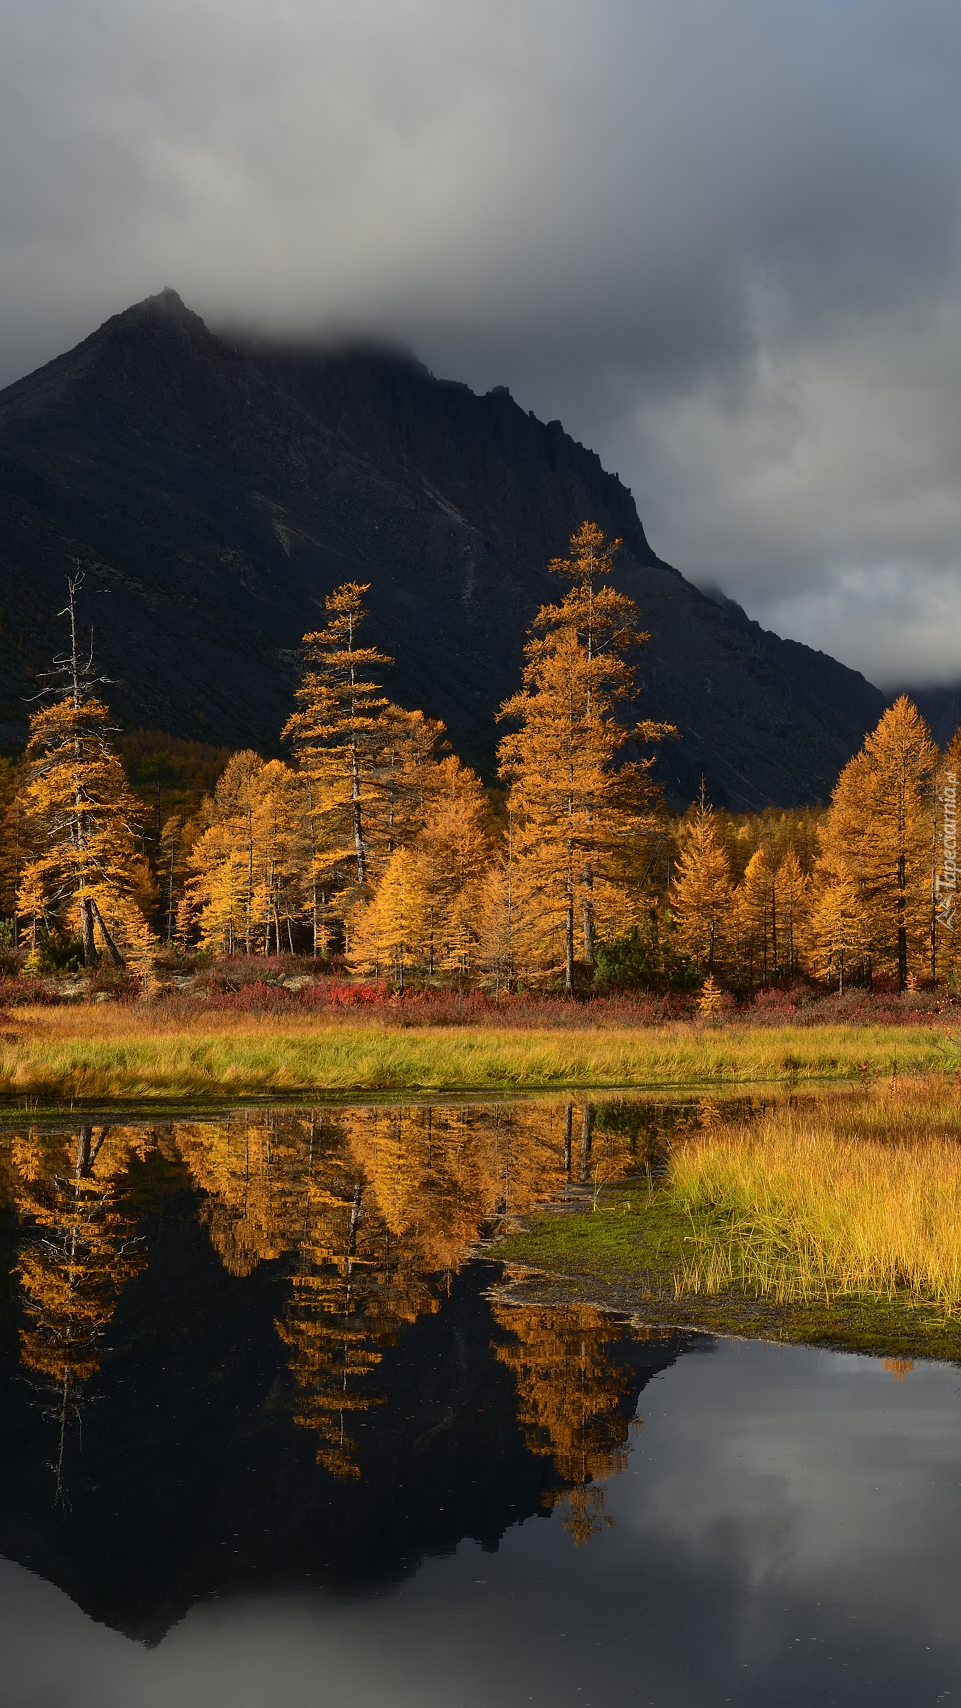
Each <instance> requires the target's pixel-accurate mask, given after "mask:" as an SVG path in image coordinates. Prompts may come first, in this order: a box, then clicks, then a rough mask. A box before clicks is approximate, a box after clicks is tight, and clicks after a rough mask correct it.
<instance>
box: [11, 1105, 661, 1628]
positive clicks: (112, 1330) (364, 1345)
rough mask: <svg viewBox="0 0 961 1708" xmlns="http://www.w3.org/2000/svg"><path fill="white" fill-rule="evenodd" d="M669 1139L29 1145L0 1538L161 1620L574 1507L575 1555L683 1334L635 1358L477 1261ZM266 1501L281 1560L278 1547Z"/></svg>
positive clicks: (511, 1129) (316, 1134) (367, 1567)
mask: <svg viewBox="0 0 961 1708" xmlns="http://www.w3.org/2000/svg"><path fill="white" fill-rule="evenodd" d="M675 1116H676V1112H674V1111H672V1112H670V1116H669V1119H670V1120H674V1119H675ZM660 1132H661V1127H660V1126H659V1123H658V1119H657V1116H656V1112H653V1111H652V1110H651V1109H650V1108H647V1107H643V1108H642V1107H640V1106H638V1107H636V1108H631V1107H629V1106H628V1105H627V1104H623V1105H622V1104H621V1103H619V1102H618V1101H616V1100H614V1101H610V1102H594V1101H592V1100H590V1099H587V1100H583V1099H582V1100H578V1101H577V1102H574V1101H572V1100H570V1099H567V1098H553V1099H542V1100H538V1101H536V1102H529V1103H524V1102H518V1103H515V1104H498V1105H478V1104H473V1105H468V1106H444V1105H437V1106H433V1107H429V1106H424V1105H410V1106H396V1107H387V1106H372V1107H358V1108H348V1109H340V1110H337V1111H331V1110H313V1111H310V1110H302V1111H290V1110H286V1111H277V1110H257V1111H247V1112H240V1113H233V1114H230V1115H226V1116H224V1117H222V1118H219V1119H216V1120H188V1121H175V1122H169V1123H164V1124H156V1125H151V1126H146V1125H141V1124H134V1123H131V1124H129V1125H116V1126H99V1125H98V1126H96V1127H93V1126H82V1127H79V1128H74V1129H73V1130H72V1131H69V1132H68V1131H48V1130H44V1129H42V1128H40V1127H25V1128H24V1129H23V1130H20V1131H16V1132H14V1133H13V1134H12V1135H10V1137H9V1139H8V1140H7V1141H6V1142H5V1143H4V1144H3V1145H2V1146H0V1164H2V1169H3V1182H2V1184H3V1187H4V1198H5V1203H6V1210H7V1222H6V1231H7V1236H8V1238H9V1239H10V1240H11V1243H12V1258H11V1263H10V1265H9V1268H10V1270H12V1272H13V1274H14V1276H15V1278H16V1281H17V1287H16V1291H15V1293H14V1295H13V1296H12V1297H11V1298H10V1300H9V1301H8V1314H7V1322H8V1324H9V1326H10V1328H11V1330H14V1332H15V1333H16V1336H17V1341H16V1345H17V1354H16V1359H17V1362H18V1364H19V1380H17V1381H15V1382H14V1383H13V1384H12V1386H9V1388H8V1391H9V1392H10V1394H11V1395H12V1396H13V1401H12V1403H11V1404H10V1405H9V1406H8V1407H7V1412H6V1416H7V1419H8V1426H9V1427H10V1428H11V1429H12V1433H13V1439H14V1444H15V1451H14V1453H13V1456H12V1457H7V1458H6V1459H5V1460H4V1467H5V1472H6V1487H5V1492H4V1491H3V1490H0V1548H4V1549H7V1550H8V1551H12V1552H13V1553H14V1554H16V1555H18V1556H19V1557H20V1558H24V1559H30V1560H31V1561H32V1562H33V1563H34V1564H36V1566H37V1567H38V1569H40V1570H41V1571H47V1570H51V1571H52V1575H54V1576H55V1577H56V1578H57V1581H68V1582H69V1583H70V1585H71V1589H72V1592H74V1593H77V1595H78V1599H80V1600H81V1602H82V1603H83V1604H84V1605H91V1606H98V1607H100V1609H101V1612H102V1616H105V1617H107V1618H108V1619H111V1620H113V1621H114V1622H116V1623H118V1624H120V1625H122V1626H123V1627H124V1628H128V1629H131V1628H133V1629H138V1630H141V1631H144V1632H149V1631H153V1630H162V1629H163V1628H164V1626H165V1623H166V1622H167V1621H168V1620H169V1617H170V1616H171V1612H173V1614H174V1615H175V1614H176V1611H178V1610H180V1609H182V1607H183V1606H185V1605H189V1603H190V1601H191V1600H192V1599H193V1598H194V1597H195V1596H196V1595H198V1594H201V1593H204V1592H206V1591H207V1590H209V1589H210V1588H211V1587H214V1586H216V1585H217V1584H218V1583H222V1582H223V1581H224V1580H225V1576H226V1578H228V1579H229V1578H230V1577H231V1576H232V1575H233V1569H234V1568H235V1567H237V1568H238V1569H239V1568H240V1564H241V1559H243V1560H244V1561H245V1565H244V1567H243V1569H249V1570H253V1571H256V1572H258V1573H259V1572H261V1571H263V1570H264V1569H265V1565H266V1564H267V1561H266V1558H265V1556H271V1560H270V1565H269V1569H270V1570H271V1571H275V1570H279V1571H281V1572H283V1571H289V1570H290V1569H293V1570H294V1573H295V1575H296V1572H297V1571H298V1570H307V1571H309V1572H311V1573H313V1572H315V1571H317V1570H318V1569H319V1570H320V1571H321V1572H322V1574H323V1575H325V1576H328V1577H330V1578H331V1579H332V1580H333V1579H337V1578H338V1577H353V1576H355V1575H359V1576H360V1577H361V1578H366V1577H369V1576H370V1574H371V1573H374V1574H375V1575H376V1573H378V1572H386V1574H387V1575H388V1576H390V1575H391V1574H393V1573H396V1572H397V1571H404V1570H408V1569H410V1566H411V1565H412V1564H416V1561H417V1559H418V1558H419V1557H420V1555H421V1554H422V1553H423V1552H424V1551H425V1550H427V1551H430V1550H431V1548H433V1547H434V1546H437V1545H440V1546H444V1547H448V1546H451V1545H454V1544H456V1543H457V1542H458V1541H459V1540H460V1539H461V1537H462V1536H464V1535H474V1536H476V1537H478V1538H479V1539H480V1540H481V1541H482V1542H483V1544H484V1545H485V1546H491V1547H494V1546H496V1545H497V1541H498V1539H499V1538H500V1536H502V1535H503V1533H504V1531H505V1529H506V1528H507V1527H509V1525H510V1524H512V1523H514V1522H516V1521H517V1519H518V1518H522V1517H524V1516H526V1515H528V1514H532V1513H543V1514H549V1513H550V1512H551V1511H552V1510H553V1508H554V1507H555V1506H556V1505H557V1504H558V1503H563V1504H564V1522H565V1525H566V1527H567V1528H568V1530H569V1531H570V1532H571V1533H572V1534H573V1536H574V1539H575V1541H577V1542H578V1543H580V1542H584V1541H586V1540H588V1539H589V1538H590V1537H591V1536H592V1535H594V1534H595V1532H596V1531H597V1529H598V1528H599V1527H601V1526H603V1524H604V1522H605V1515H604V1510H603V1489H602V1484H603V1482H604V1480H605V1479H607V1478H608V1477H610V1476H611V1475H612V1474H614V1473H615V1472H618V1471H620V1470H621V1469H622V1468H623V1466H624V1464H625V1463H626V1454H627V1451H628V1443H629V1434H630V1427H631V1414H632V1411H633V1406H634V1403H635V1400H636V1396H637V1393H638V1391H639V1388H640V1386H641V1385H642V1384H643V1382H644V1381H645V1380H646V1379H647V1378H648V1376H649V1374H650V1373H652V1372H653V1371H654V1370H656V1369H660V1368H663V1367H665V1366H666V1365H667V1364H669V1363H670V1361H671V1360H672V1359H673V1358H674V1357H676V1355H677V1352H678V1350H680V1349H681V1348H682V1347H683V1346H684V1345H685V1344H687V1341H688V1340H689V1338H690V1337H685V1336H680V1337H678V1336H672V1335H670V1334H666V1335H662V1336H660V1337H659V1338H657V1339H656V1340H652V1341H651V1343H650V1344H649V1345H644V1344H642V1342H640V1341H638V1340H637V1338H636V1337H634V1336H631V1335H629V1334H627V1333H626V1332H625V1330H624V1328H623V1327H622V1326H621V1325H619V1324H617V1323H615V1322H613V1321H612V1320H611V1319H610V1318H608V1317H605V1316H603V1315H601V1314H600V1313H599V1312H597V1311H595V1310H592V1309H590V1308H588V1307H584V1308H582V1309H577V1308H573V1307H570V1308H565V1309H557V1310H523V1311H519V1310H512V1309H510V1308H508V1307H504V1306H501V1307H498V1308H496V1309H495V1308H493V1307H492V1306H491V1304H490V1303H489V1302H488V1300H487V1298H486V1296H485V1293H486V1288H487V1287H488V1286H489V1284H490V1282H491V1280H492V1279H493V1278H494V1277H495V1274H496V1271H495V1270H494V1269H493V1268H492V1267H489V1268H487V1269H484V1268H482V1267H481V1266H480V1265H479V1264H478V1263H477V1262H475V1263H473V1265H471V1266H470V1267H465V1266H467V1265H468V1260H469V1258H470V1257H471V1255H472V1253H476V1252H477V1250H478V1245H479V1242H481V1243H482V1242H484V1241H485V1240H487V1239H489V1238H490V1236H492V1235H495V1234H496V1233H497V1232H498V1231H499V1230H500V1229H501V1228H503V1227H505V1226H507V1227H509V1226H510V1225H512V1223H513V1221H514V1219H515V1218H517V1217H518V1216H521V1215H523V1214H524V1213H525V1212H526V1211H528V1210H530V1209H531V1208H533V1207H534V1206H536V1205H537V1204H539V1203H542V1202H544V1201H546V1200H549V1199H552V1198H557V1197H563V1196H564V1195H565V1194H571V1195H573V1199H574V1201H575V1202H585V1201H587V1202H589V1201H590V1200H591V1197H592V1196H593V1195H594V1194H595V1193H596V1192H597V1191H598V1190H599V1189H600V1186H601V1185H603V1184H604V1183H606V1182H609V1181H612V1180H617V1179H621V1178H624V1177H626V1176H628V1175H630V1174H631V1173H632V1172H634V1171H636V1170H637V1169H638V1167H641V1166H643V1167H646V1166H649V1164H650V1159H651V1157H652V1156H653V1155H654V1153H655V1151H656V1148H657V1144H658V1142H659V1137H658V1135H659V1133H660ZM218 1275H219V1277H220V1279H219V1280H218V1279H217V1277H218ZM7 1345H8V1353H7V1358H8V1366H9V1362H10V1360H11V1356H12V1349H13V1343H12V1342H11V1341H9V1340H8V1342H7ZM91 1407H93V1413H92V1418H91V1411H90V1408H91ZM291 1432H293V1433H291ZM298 1441H299V1442H300V1443H302V1446H303V1448H304V1449H306V1453H307V1457H305V1455H304V1452H303V1451H302V1450H301V1447H300V1446H299V1445H296V1443H297V1442H298ZM492 1441H493V1443H494V1447H493V1450H492V1446H491V1443H492ZM119 1443H122V1444H123V1445H122V1447H121V1448H119V1457H118V1444H119ZM138 1444H139V1445H138ZM138 1452H141V1453H142V1455H143V1459H142V1462H150V1463H151V1465H152V1467H154V1468H153V1469H152V1471H151V1478H150V1480H149V1484H148V1485H147V1486H145V1485H143V1484H142V1482H141V1481H140V1479H139V1470H138V1464H137V1454H138ZM17 1455H19V1459H18V1458H17ZM255 1462H256V1463H255ZM265 1463H267V1464H269V1465H270V1471H269V1478H270V1483H269V1484H268V1485H267V1486H265V1485H264V1483H263V1481H262V1480H261V1481H259V1482H257V1485H256V1487H253V1488H252V1487H251V1486H250V1485H251V1481H252V1478H253V1473H254V1472H255V1471H256V1473H257V1475H258V1477H260V1478H261V1479H262V1476H263V1471H264V1465H265ZM158 1465H159V1466H162V1467H163V1469H162V1470H160V1471H159V1472H158V1470H157V1469H156V1467H157V1466H158ZM279 1466H283V1468H284V1469H283V1475H282V1480H283V1482H284V1487H283V1488H282V1489H280V1490H278V1486H277V1479H278V1467H279ZM213 1467H216V1469H213ZM311 1467H312V1468H313V1469H312V1470H311ZM3 1475H4V1473H3V1472H0V1481H2V1480H3ZM158 1476H159V1478H160V1481H161V1483H163V1482H164V1479H165V1478H166V1479H167V1482H166V1486H165V1487H164V1492H163V1505H164V1509H163V1511H162V1512H160V1511H155V1510H154V1506H155V1502H156V1499H157V1478H158ZM211 1477H213V1482H211ZM228 1477H229V1478H230V1479H232V1483H231V1486H230V1488H229V1490H228V1489H227V1488H225V1487H223V1486H222V1485H223V1483H224V1480H225V1478H228ZM119 1481H122V1482H123V1484H124V1486H123V1488H122V1489H121V1488H120V1487H119V1486H118V1482H119ZM241 1484H243V1485H244V1492H243V1494H241V1489H240V1485H241ZM174 1485H175V1486H174ZM338 1486H341V1487H342V1492H341V1493H335V1489H336V1488H337V1487H338ZM267 1487H269V1488H270V1489H271V1493H270V1495H269V1497H268V1494H267ZM352 1487H353V1488H356V1490H357V1492H356V1494H351V1493H350V1490H351V1488H352ZM402 1489H403V1490H409V1491H410V1494H411V1503H410V1505H408V1504H407V1502H406V1500H403V1501H400V1500H399V1499H398V1496H399V1491H400V1490H402ZM418 1491H419V1492H418ZM212 1495H215V1498H214V1499H213V1501H212V1500H211V1497H212ZM24 1497H25V1499H26V1506H27V1507H28V1508H29V1516H28V1519H27V1521H26V1540H24V1531H23V1527H22V1523H21V1519H19V1518H18V1519H17V1520H16V1521H15V1522H13V1532H14V1534H16V1535H19V1536H20V1540H19V1541H18V1542H17V1543H15V1545H14V1546H13V1547H12V1550H11V1547H10V1542H9V1540H8V1539H7V1538H8V1536H9V1534H10V1522H9V1521H12V1520H11V1515H12V1511H13V1508H14V1507H15V1506H16V1504H17V1502H18V1500H19V1501H20V1506H21V1509H22V1507H23V1504H24ZM241 1502H243V1503H245V1504H244V1515H245V1518H246V1517H248V1516H249V1517H252V1520H253V1530H254V1531H257V1532H259V1540H255V1538H254V1536H253V1535H250V1536H248V1537H247V1538H246V1539H242V1531H243V1529H244V1519H239V1518H238V1512H237V1507H238V1503H241ZM278 1502H279V1503H280V1507H282V1508H284V1512H285V1516H284V1519H283V1522H284V1524H285V1525H286V1526H287V1527H288V1536H287V1552H286V1564H285V1566H283V1567H280V1566H279V1564H278V1562H277V1561H276V1560H274V1559H273V1550H272V1546H271V1545H270V1544H269V1543H268V1545H266V1546H265V1539H267V1538H270V1537H271V1536H272V1534H273V1529H274V1525H275V1523H276V1521H277V1517H278V1510H279V1509H278ZM211 1505H212V1506H213V1508H215V1510H209V1509H210V1508H211ZM145 1507H146V1508H147V1509H148V1510H147V1512H146V1516H144V1515H143V1513H141V1520H140V1528H141V1537H140V1539H139V1540H136V1541H135V1540H134V1532H135V1531H136V1530H137V1511H138V1508H140V1509H143V1508H145ZM412 1507H413V1508H416V1517H414V1516H413V1514H412V1510H411V1508H412ZM401 1508H403V1510H401ZM5 1509H6V1521H5V1517H4V1510H5ZM205 1509H207V1510H206V1517H205V1516H204V1514H205ZM57 1512H60V1514H61V1516H60V1519H59V1520H58V1519H57V1518H56V1514H57ZM21 1516H22V1514H21ZM311 1524H312V1525H313V1533H312V1534H311V1530H310V1526H311ZM205 1525H206V1526H207V1528H208V1531H209V1534H208V1535H206V1536H204V1535H203V1531H204V1527H205ZM58 1526H59V1528H58ZM64 1526H66V1528H64ZM392 1527H393V1533H392V1534H391V1535H390V1537H389V1542H387V1541H385V1535H386V1533H388V1532H390V1531H391V1529H392ZM151 1529H152V1530H153V1534H150V1532H151ZM4 1532H6V1534H4ZM290 1532H293V1533H294V1534H293V1535H291V1533H290ZM228 1534H229V1535H230V1536H231V1538H232V1540H231V1541H230V1542H228V1541H227V1540H226V1536H227V1535H228ZM347 1536H350V1537H352V1539H353V1540H352V1542H351V1543H350V1544H348V1543H347V1541H346V1540H345V1538H346V1537H347ZM197 1544H199V1549H198V1547H197ZM131 1549H132V1550H133V1557H132V1558H131V1555H130V1550H131ZM124 1550H126V1554H127V1558H126V1564H125V1567H124V1570H123V1572H121V1574H120V1575H121V1576H123V1577H124V1579H125V1581H124V1583H123V1586H122V1589H120V1588H119V1586H118V1583H117V1575H118V1561H119V1559H120V1558H121V1554H122V1552H123V1551H124ZM198 1551H199V1553H200V1554H201V1555H203V1556H204V1559H203V1567H202V1570H199V1571H198V1568H197V1561H196V1558H195V1557H194V1558H192V1557H191V1556H196V1554H197V1553H198ZM225 1553H227V1554H228V1556H229V1558H228V1559H227V1560H225V1559H224V1554H225ZM318 1556H319V1558H318ZM65 1557H69V1564H68V1565H67V1566H65V1565H64V1558H65ZM146 1561H149V1565H146V1564H145V1562H146ZM163 1562H166V1569H167V1579H168V1581H167V1584H166V1586H165V1590H164V1592H163V1594H162V1595H161V1596H160V1597H159V1605H155V1606H154V1607H153V1608H151V1607H150V1606H149V1603H150V1601H151V1596H153V1598H154V1601H155V1603H156V1602H157V1599H158V1598H157V1595H156V1584H155V1579H156V1576H157V1575H158V1573H161V1574H162V1571H163ZM225 1564H226V1565H228V1566H229V1567H230V1569H229V1570H228V1571H227V1572H226V1574H225V1572H224V1569H223V1568H224V1566H225ZM138 1578H139V1579H140V1582H139V1584H138ZM108 1580H109V1581H108ZM148 1580H153V1581H154V1589H153V1590H151V1588H150V1583H149V1581H148ZM118 1594H119V1600H118V1599H117V1597H118ZM132 1600H133V1601H136V1603H137V1606H136V1609H132V1608H131V1606H130V1603H131V1601H132Z"/></svg>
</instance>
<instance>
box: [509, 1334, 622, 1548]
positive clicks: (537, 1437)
mask: <svg viewBox="0 0 961 1708" xmlns="http://www.w3.org/2000/svg"><path fill="white" fill-rule="evenodd" d="M494 1316H495V1318H496V1320H497V1322H498V1323H499V1324H500V1326H501V1327H502V1328H506V1329H509V1330H510V1331H511V1335H512V1337H513V1338H512V1342H511V1343H510V1344H508V1345H506V1346H499V1347H498V1348H497V1356H498V1358H499V1359H500V1360H501V1362H502V1363H504V1364H506V1365H507V1366H508V1368H509V1369H510V1370H512V1371H513V1373H514V1377H515V1379H516V1382H517V1397H518V1413H517V1415H518V1421H519V1423H520V1425H521V1427H522V1429H523V1431H524V1437H525V1440H526V1442H527V1446H528V1447H529V1449H530V1450H531V1452H533V1453H542V1454H544V1455H545V1456H546V1457H548V1458H550V1459H551V1460H552V1462H553V1464H554V1467H555V1469H556V1470H557V1472H558V1473H559V1475H560V1476H561V1478H562V1479H563V1481H564V1482H565V1483H566V1484H567V1493H568V1503H569V1508H570V1511H569V1516H568V1517H567V1519H566V1520H565V1525H566V1528H567V1529H568V1530H570V1531H571V1534H572V1535H573V1537H574V1540H575V1542H576V1543H578V1544H580V1543H581V1542H586V1541H588V1539H589V1538H590V1537H591V1536H593V1534H594V1532H595V1530H596V1529H597V1526H598V1523H599V1521H600V1517H601V1514H602V1513H603V1510H604V1490H603V1489H602V1488H599V1487H598V1486H597V1485H598V1482H599V1481H600V1480H601V1479H602V1478H604V1477H610V1476H612V1475H614V1473H615V1472H617V1471H622V1470H623V1469H624V1467H625V1465H626V1464H627V1454H628V1448H627V1445H626V1436H627V1428H628V1426H627V1422H626V1420H625V1418H624V1415H623V1399H624V1395H625V1394H626V1393H627V1391H628V1389H629V1386H630V1372H629V1371H628V1370H627V1369H626V1368H625V1366H624V1365H623V1364H622V1363H620V1362H619V1361H618V1360H617V1359H616V1357H614V1356H613V1355H612V1347H613V1346H614V1344H615V1343H616V1342H617V1341H618V1340H620V1339H621V1337H622V1336H623V1334H624V1332H625V1330H624V1329H623V1328H622V1327H620V1325H618V1324H615V1323H613V1322H612V1321H611V1319H610V1317H606V1316H604V1315H602V1313H601V1312H600V1311H597V1310H594V1309H593V1308H592V1307H590V1306H588V1305H581V1306H569V1307H564V1308H559V1309H538V1308H536V1307H535V1308H526V1309H525V1308H523V1307H516V1306H495V1309H494ZM563 1492H564V1491H563V1490H558V1492H557V1493H556V1494H555V1495H553V1496H550V1497H549V1498H550V1499H551V1503H552V1504H554V1502H556V1501H557V1500H559V1499H560V1498H561V1495H562V1493H563ZM607 1522H608V1523H610V1522H611V1520H610V1519H608V1520H607Z"/></svg>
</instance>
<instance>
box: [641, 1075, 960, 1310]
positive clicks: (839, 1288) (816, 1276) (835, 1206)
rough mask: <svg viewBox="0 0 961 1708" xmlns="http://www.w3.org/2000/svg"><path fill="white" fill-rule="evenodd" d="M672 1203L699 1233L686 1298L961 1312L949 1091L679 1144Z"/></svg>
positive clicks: (837, 1107) (844, 1104)
mask: <svg viewBox="0 0 961 1708" xmlns="http://www.w3.org/2000/svg"><path fill="white" fill-rule="evenodd" d="M668 1192H669V1195H670V1197H671V1198H672V1199H673V1201H674V1203H675V1204H676V1205H677V1206H678V1207H680V1208H683V1209H684V1210H686V1211H687V1213H688V1215H689V1216H690V1221H691V1237H690V1242H689V1243H690V1246H691V1255H690V1258H689V1259H688V1261H687V1262H686V1263H685V1264H684V1265H683V1266H682V1269H681V1270H680V1271H679V1273H678V1276H677V1285H678V1289H679V1291H683V1292H698V1293H718V1292H722V1291H726V1290H727V1289H729V1288H731V1287H737V1288H741V1289H747V1290H753V1291H754V1292H755V1294H757V1295H766V1296H770V1297H773V1298H776V1299H777V1300H778V1301H779V1302H782V1303H783V1302H787V1301H807V1300H813V1299H824V1300H828V1301H830V1300H831V1299H832V1298H836V1297H839V1296H841V1295H852V1294H857V1295H860V1296H865V1297H873V1298H888V1299H891V1298H894V1297H895V1296H896V1295H898V1294H899V1293H902V1292H903V1291H904V1290H907V1291H908V1292H910V1293H911V1294H913V1295H914V1296H915V1297H917V1298H919V1299H922V1300H927V1301H930V1302H931V1303H934V1304H936V1305H938V1306H939V1307H940V1308H941V1310H943V1311H944V1312H945V1313H946V1314H949V1315H950V1314H952V1313H953V1312H955V1311H957V1309H958V1307H959V1305H961V1105H959V1100H958V1093H957V1087H956V1085H954V1084H949V1083H946V1082H944V1081H930V1082H921V1083H911V1082H904V1081H900V1082H895V1083H894V1084H888V1085H885V1086H880V1087H873V1088H872V1089H871V1090H870V1091H869V1093H868V1094H867V1095H866V1096H865V1097H864V1098H858V1099H856V1100H855V1099H851V1098H844V1097H826V1098H822V1099H820V1100H819V1101H818V1104H817V1106H816V1108H811V1107H807V1108H805V1109H796V1108H791V1107H790V1106H786V1107H785V1106H781V1107H776V1108H773V1109H771V1110H770V1111H769V1112H768V1113H767V1114H766V1115H765V1116H764V1117H763V1118H762V1119H761V1121H760V1122H759V1123H757V1124H752V1125H748V1124H746V1123H745V1124H740V1125H735V1126H722V1125H720V1124H718V1125H716V1126H714V1127H713V1128H709V1129H708V1130H707V1131H705V1132H702V1133H701V1134H699V1135H697V1136H695V1137H693V1138H686V1139H684V1140H682V1141H681V1142H680V1143H678V1144H677V1145H676V1146H675V1147H674V1149H673V1151H672V1155H671V1160H670V1172H669V1180H668Z"/></svg>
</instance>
